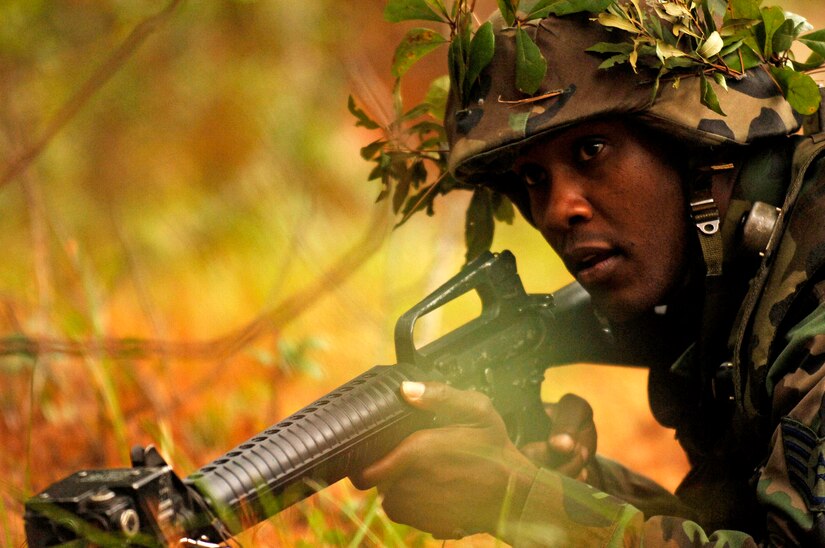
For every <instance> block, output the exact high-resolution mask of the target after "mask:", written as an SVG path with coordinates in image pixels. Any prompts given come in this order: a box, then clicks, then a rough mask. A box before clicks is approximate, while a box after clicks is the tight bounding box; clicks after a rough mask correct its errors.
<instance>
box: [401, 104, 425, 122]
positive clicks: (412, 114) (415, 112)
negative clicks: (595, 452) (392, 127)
mask: <svg viewBox="0 0 825 548" xmlns="http://www.w3.org/2000/svg"><path fill="white" fill-rule="evenodd" d="M428 112H430V105H428V104H426V103H420V104H418V105H415V106H414V107H413V108H411V109H410V110H408V111H407V112H405V113H404V115H403V116H401V118H399V121H402V122H403V121H407V120H414V119H415V118H418V117H420V116H424V115H425V114H427V113H428Z"/></svg>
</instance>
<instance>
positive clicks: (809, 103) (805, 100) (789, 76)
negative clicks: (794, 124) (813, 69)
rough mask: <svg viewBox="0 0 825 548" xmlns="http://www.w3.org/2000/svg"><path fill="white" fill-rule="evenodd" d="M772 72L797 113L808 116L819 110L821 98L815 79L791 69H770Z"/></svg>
mask: <svg viewBox="0 0 825 548" xmlns="http://www.w3.org/2000/svg"><path fill="white" fill-rule="evenodd" d="M770 71H771V75H772V76H773V77H774V79H775V80H776V82H777V83H778V84H779V87H781V88H782V94H783V95H784V96H785V99H787V101H788V103H790V104H791V106H792V107H793V108H794V110H795V111H797V112H798V113H800V114H805V115H807V114H813V113H814V112H816V111H817V110H818V109H819V102H820V100H821V96H820V95H819V86H817V85H816V82H814V80H813V78H811V77H810V76H808V75H807V74H805V73H802V72H797V71H795V70H794V69H792V68H790V67H770Z"/></svg>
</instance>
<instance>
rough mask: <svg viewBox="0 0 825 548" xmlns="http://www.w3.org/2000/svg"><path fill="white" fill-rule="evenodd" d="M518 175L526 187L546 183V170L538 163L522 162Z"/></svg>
mask: <svg viewBox="0 0 825 548" xmlns="http://www.w3.org/2000/svg"><path fill="white" fill-rule="evenodd" d="M519 175H520V176H521V180H522V181H524V184H525V185H527V186H528V187H536V186H539V185H543V184H546V183H547V171H545V169H544V168H543V167H541V166H540V165H538V164H524V165H523V166H521V168H519Z"/></svg>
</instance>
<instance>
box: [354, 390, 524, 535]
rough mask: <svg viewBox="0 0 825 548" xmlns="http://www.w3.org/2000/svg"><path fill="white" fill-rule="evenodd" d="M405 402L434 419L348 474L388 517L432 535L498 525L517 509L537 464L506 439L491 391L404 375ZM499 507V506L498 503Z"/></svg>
mask: <svg viewBox="0 0 825 548" xmlns="http://www.w3.org/2000/svg"><path fill="white" fill-rule="evenodd" d="M402 394H403V395H404V397H405V399H406V400H407V401H408V402H409V403H410V405H412V406H414V407H417V408H419V409H422V410H425V411H429V412H430V413H433V414H434V415H435V417H436V419H435V420H436V427H434V428H430V429H425V430H419V431H417V432H415V433H413V434H412V435H410V436H408V437H407V438H406V439H405V440H403V441H402V442H401V443H400V444H399V445H398V446H397V447H396V448H394V449H393V450H392V451H390V452H389V453H388V454H387V455H386V456H384V457H383V458H381V459H380V460H378V461H377V462H375V463H373V464H372V465H370V466H369V467H368V468H366V469H365V470H363V471H362V472H361V473H360V474H358V475H356V476H353V477H352V478H351V479H352V481H353V483H354V484H355V485H356V487H358V488H360V489H367V488H369V487H373V486H376V487H378V491H379V492H380V493H381V495H383V505H384V510H385V511H386V513H387V515H388V516H389V517H390V519H392V520H394V521H397V522H400V523H406V524H408V525H412V526H413V527H416V528H418V529H421V530H424V531H428V532H430V533H432V534H433V535H434V536H436V537H437V538H459V537H462V536H464V535H466V534H473V533H478V532H488V533H494V534H496V533H497V534H499V535H503V536H506V531H504V530H498V531H497V530H496V528H497V525H498V524H499V522H500V518H501V516H502V515H506V514H507V513H508V511H509V515H512V516H514V517H516V516H518V514H519V513H520V510H521V506H522V505H523V503H524V499H525V498H526V496H527V493H528V491H529V489H530V486H531V485H532V481H533V478H534V476H535V474H536V473H537V471H538V468H537V467H536V466H535V465H534V464H533V463H531V462H530V460H529V459H528V458H526V457H525V456H524V455H523V454H522V453H521V452H520V451H519V450H518V449H517V448H516V447H515V446H514V445H513V444H512V442H511V441H510V438H509V437H508V436H507V430H506V428H505V426H504V422H503V420H502V419H501V417H500V416H499V415H498V413H497V412H496V411H495V409H494V408H493V405H492V403H491V402H490V399H489V398H488V397H487V396H484V395H483V394H480V393H478V392H470V391H461V390H456V389H454V388H451V387H449V386H447V385H444V384H440V383H404V386H403V387H402ZM503 508H504V510H503Z"/></svg>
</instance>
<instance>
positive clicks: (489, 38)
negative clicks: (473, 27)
mask: <svg viewBox="0 0 825 548" xmlns="http://www.w3.org/2000/svg"><path fill="white" fill-rule="evenodd" d="M495 40H496V38H495V34H494V33H493V24H492V23H490V22H489V21H487V22H486V23H484V24H483V25H481V26H480V27H478V30H477V31H476V33H475V36H473V39H472V41H471V42H470V62H469V64H468V66H467V75H466V79H467V83H468V84H469V85H472V84H473V83H474V82H475V81H476V79H477V78H478V76H479V75H480V74H481V71H482V70H484V67H486V66H487V65H489V64H490V61H492V60H493V53H494V52H495V49H496V42H495Z"/></svg>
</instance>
